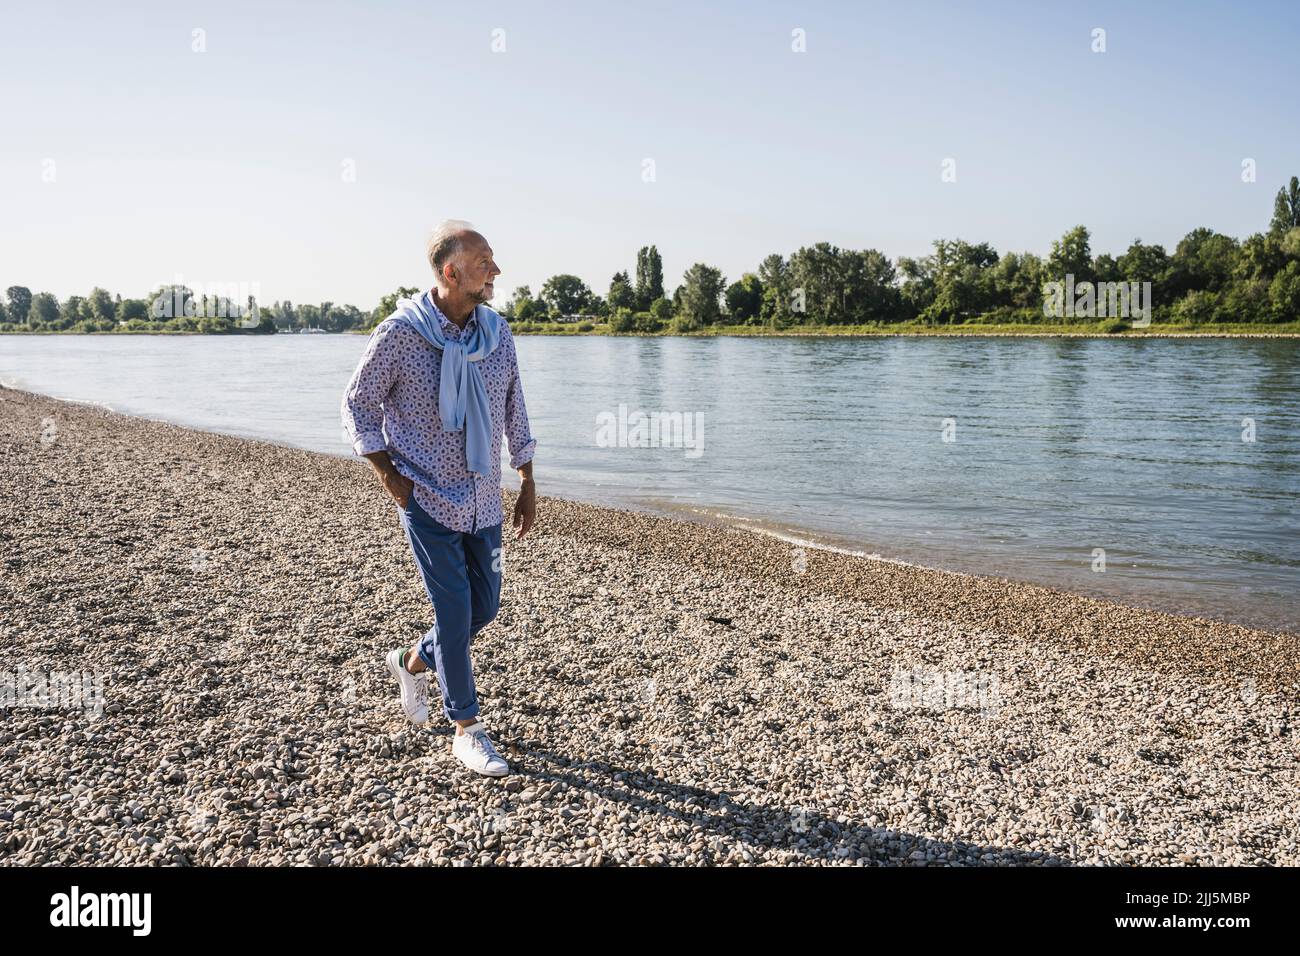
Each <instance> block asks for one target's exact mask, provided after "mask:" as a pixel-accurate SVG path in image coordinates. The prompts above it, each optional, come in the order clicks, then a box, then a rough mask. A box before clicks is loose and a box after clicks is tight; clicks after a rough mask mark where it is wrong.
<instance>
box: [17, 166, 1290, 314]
mask: <svg viewBox="0 0 1300 956" xmlns="http://www.w3.org/2000/svg"><path fill="white" fill-rule="evenodd" d="M1067 277H1071V278H1072V281H1073V284H1074V288H1076V289H1077V288H1080V287H1083V286H1084V285H1086V284H1092V283H1112V282H1114V283H1139V284H1140V283H1150V284H1151V293H1152V301H1153V302H1154V308H1153V319H1154V321H1156V322H1170V323H1177V324H1194V325H1204V324H1211V323H1280V322H1294V321H1297V320H1300V179H1297V177H1295V176H1293V177H1291V181H1290V183H1289V184H1288V185H1287V186H1284V187H1283V188H1282V189H1280V190H1279V191H1278V194H1277V198H1276V200H1275V202H1274V207H1273V217H1272V220H1271V221H1270V222H1269V225H1268V230H1267V231H1266V232H1259V233H1255V234H1254V235H1252V236H1250V237H1249V238H1247V239H1245V240H1244V241H1238V240H1237V239H1234V238H1232V237H1231V236H1225V235H1223V234H1221V233H1218V232H1215V231H1214V230H1212V229H1207V228H1197V229H1193V230H1192V231H1191V232H1189V233H1188V234H1187V235H1186V236H1185V237H1184V238H1183V239H1182V240H1181V241H1180V242H1179V243H1178V245H1177V246H1176V247H1175V248H1174V251H1173V252H1172V253H1169V252H1167V251H1166V250H1165V248H1164V247H1163V246H1160V245H1157V244H1148V243H1144V242H1142V240H1141V239H1135V240H1134V241H1133V243H1132V244H1131V245H1130V246H1129V247H1128V249H1127V250H1126V251H1125V252H1124V253H1123V254H1122V255H1119V256H1113V255H1111V254H1109V253H1101V254H1098V255H1094V254H1093V253H1092V250H1091V247H1090V236H1089V233H1088V230H1087V229H1086V228H1085V227H1083V226H1076V227H1075V228H1073V229H1071V230H1070V231H1068V232H1067V233H1065V235H1063V236H1062V237H1061V238H1060V239H1058V240H1057V241H1055V242H1053V243H1052V249H1051V252H1050V253H1049V254H1048V255H1047V256H1046V257H1045V258H1044V257H1040V256H1038V255H1035V254H1034V253H1032V252H1023V253H1016V252H1005V253H1002V254H1000V255H999V253H998V252H997V250H995V249H994V248H993V247H992V246H991V245H990V244H988V243H987V242H981V243H978V244H976V243H969V242H966V241H965V240H962V239H939V240H936V241H935V243H934V248H933V251H932V252H931V253H930V254H929V255H927V256H923V257H919V258H909V257H906V256H904V257H900V258H899V259H898V260H897V261H896V262H891V261H890V259H889V258H888V257H887V256H885V255H884V254H883V253H881V252H879V251H877V250H875V249H866V250H853V249H840V248H838V247H836V246H833V245H831V244H830V243H825V242H819V243H817V244H816V245H813V246H805V247H803V248H801V249H799V250H797V251H796V252H794V253H792V254H791V255H790V256H788V257H786V256H782V255H780V254H775V253H774V254H773V255H770V256H767V257H766V258H765V259H763V261H762V262H760V263H759V264H758V268H757V270H756V271H754V272H746V273H745V274H744V275H742V276H741V277H740V278H739V279H738V280H736V281H735V282H732V283H730V284H728V283H727V281H726V279H725V278H724V277H723V275H722V272H721V271H720V270H718V269H716V268H714V267H712V266H709V265H706V264H705V263H702V262H697V263H695V264H694V265H693V266H691V267H690V268H689V269H687V270H686V272H685V273H684V274H683V276H682V282H681V284H680V285H679V286H677V288H676V289H675V290H674V291H673V293H672V295H671V296H669V295H667V294H666V292H665V289H664V273H663V262H662V260H661V258H660V255H659V250H658V249H657V248H656V247H655V246H646V247H644V248H642V249H641V250H640V251H639V252H638V253H637V260H636V268H635V270H634V274H629V273H628V272H618V273H615V275H614V276H613V278H612V279H611V280H610V283H609V288H608V290H607V292H606V294H605V295H604V296H603V297H602V296H600V295H597V294H596V293H595V292H593V291H592V289H590V288H589V287H588V286H587V284H586V283H585V282H583V280H582V279H580V278H578V276H576V275H571V274H568V273H565V274H561V275H557V276H552V277H551V278H550V279H548V280H547V281H546V282H545V283H544V284H543V285H542V287H541V289H540V290H539V291H538V293H537V294H536V295H534V294H533V293H532V290H531V289H530V288H529V287H528V286H520V287H519V288H517V289H515V291H514V294H513V295H512V296H511V298H510V300H509V301H508V302H507V303H506V304H505V305H504V306H503V307H502V313H503V314H504V315H506V316H507V317H509V318H510V319H511V320H512V322H517V323H519V325H520V326H521V327H522V328H524V329H527V328H528V327H529V326H531V325H533V324H535V323H539V322H545V321H556V320H569V321H577V322H579V323H582V322H584V321H585V322H587V323H589V324H588V325H582V324H580V325H579V329H580V330H587V329H589V328H592V327H594V325H595V323H596V322H600V323H608V327H609V328H610V330H612V331H614V332H657V331H662V330H664V329H667V330H669V331H673V332H690V331H694V330H698V329H703V328H707V327H710V326H720V325H740V326H767V327H770V328H791V327H798V326H824V325H866V326H887V325H892V324H899V323H922V324H926V325H959V324H964V323H1027V324H1061V322H1062V320H1061V319H1060V318H1057V317H1051V316H1048V315H1046V314H1045V310H1044V288H1045V287H1046V286H1047V285H1048V284H1050V283H1060V282H1064V281H1065V280H1066V278H1067ZM418 291H419V290H418V289H417V288H415V287H410V288H406V287H403V288H399V289H397V290H396V291H394V292H393V293H390V294H389V295H387V296H385V297H384V298H383V299H381V300H380V302H379V304H378V305H377V306H376V307H375V308H374V309H371V310H370V311H369V312H362V311H361V310H360V309H357V308H356V307H355V306H351V305H337V304H335V303H332V302H323V303H320V304H319V305H298V306H295V305H294V304H293V303H291V302H275V303H274V304H273V305H270V306H262V307H258V305H257V303H256V301H255V300H254V298H253V297H252V296H248V297H246V298H244V299H243V300H242V301H238V302H236V301H233V300H232V299H230V298H229V297H223V296H213V295H202V294H196V293H195V292H193V291H192V290H190V289H188V288H186V287H185V286H180V285H174V286H164V287H161V288H159V289H158V290H156V291H155V292H154V294H153V295H152V296H150V297H149V298H148V299H123V298H122V297H121V296H112V295H110V294H109V293H108V292H106V291H104V290H103V289H99V288H96V289H92V290H91V291H90V294H89V295H87V296H85V297H81V296H71V297H69V298H68V299H67V300H65V301H64V302H59V301H58V299H56V298H55V297H54V296H53V295H51V294H49V293H48V292H41V293H37V294H36V295H33V294H32V293H31V291H30V290H29V289H27V288H25V287H23V286H10V287H9V289H8V290H6V293H5V300H4V302H3V303H0V329H7V330H10V331H56V332H57V331H67V332H110V331H123V330H125V331H185V332H214V333H241V332H243V333H263V334H265V333H273V332H277V331H297V330H302V329H320V330H322V331H326V332H346V331H349V330H352V329H361V330H364V329H368V328H373V327H374V326H375V325H377V324H378V323H379V322H381V321H383V319H385V318H386V317H387V316H389V315H390V314H391V313H392V311H393V309H394V308H395V306H396V302H397V299H398V298H401V297H403V296H410V295H414V294H416V293H417V292H418ZM1067 321H1069V320H1067ZM1074 321H1078V322H1089V321H1093V319H1091V318H1079V319H1075V320H1074Z"/></svg>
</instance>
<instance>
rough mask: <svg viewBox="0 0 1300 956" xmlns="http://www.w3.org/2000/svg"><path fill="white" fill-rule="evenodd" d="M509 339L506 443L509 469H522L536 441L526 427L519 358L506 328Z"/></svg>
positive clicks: (532, 452)
mask: <svg viewBox="0 0 1300 956" xmlns="http://www.w3.org/2000/svg"><path fill="white" fill-rule="evenodd" d="M506 334H507V335H508V336H509V339H510V363H511V365H512V366H513V367H514V374H513V378H512V379H511V382H510V388H509V390H507V392H506V427H505V432H506V442H507V443H508V444H509V446H510V467H511V468H516V469H518V468H522V467H523V466H524V465H526V464H528V463H529V462H530V461H532V460H533V454H534V452H536V451H537V439H536V438H534V437H533V433H532V430H531V429H530V428H529V427H528V408H527V407H526V406H525V405H524V383H523V379H522V378H520V375H519V357H518V355H517V354H516V352H515V340H514V336H513V335H511V334H510V332H509V329H508V328H507V331H506Z"/></svg>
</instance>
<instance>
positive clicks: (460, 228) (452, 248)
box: [425, 219, 474, 279]
mask: <svg viewBox="0 0 1300 956" xmlns="http://www.w3.org/2000/svg"><path fill="white" fill-rule="evenodd" d="M467 232H474V226H473V224H472V223H468V222H466V221H465V220H464V219H444V220H443V221H442V222H440V223H438V225H437V226H435V227H434V230H433V235H431V236H429V242H428V244H427V245H426V246H425V252H426V253H427V254H428V256H429V265H430V266H431V267H432V268H433V273H434V275H436V276H437V277H438V278H439V279H442V267H443V266H444V265H446V264H447V262H448V261H449V260H450V259H452V258H453V257H455V256H458V255H460V254H461V252H462V251H463V250H464V248H465V234H466V233H467Z"/></svg>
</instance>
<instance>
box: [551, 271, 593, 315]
mask: <svg viewBox="0 0 1300 956" xmlns="http://www.w3.org/2000/svg"><path fill="white" fill-rule="evenodd" d="M542 298H543V299H544V300H545V301H546V302H547V303H548V304H549V305H550V307H551V314H552V315H577V314H580V313H582V312H585V311H586V309H587V306H588V305H589V304H590V303H591V290H590V289H589V288H587V283H585V282H583V281H582V280H581V279H579V278H578V277H577V276H575V275H568V274H567V273H565V274H561V275H558V276H551V278H549V279H547V280H546V283H545V284H544V285H543V286H542Z"/></svg>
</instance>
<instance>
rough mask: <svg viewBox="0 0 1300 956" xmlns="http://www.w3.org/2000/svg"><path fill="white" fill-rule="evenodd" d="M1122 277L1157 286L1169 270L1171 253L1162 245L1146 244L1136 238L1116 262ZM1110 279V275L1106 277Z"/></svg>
mask: <svg viewBox="0 0 1300 956" xmlns="http://www.w3.org/2000/svg"><path fill="white" fill-rule="evenodd" d="M1115 265H1116V268H1117V269H1118V270H1119V275H1120V278H1121V279H1123V280H1124V281H1125V282H1150V283H1151V284H1152V286H1153V287H1154V286H1156V285H1158V284H1160V283H1161V282H1163V281H1164V280H1165V276H1166V275H1167V274H1168V272H1169V253H1167V252H1165V247H1164V246H1160V245H1149V246H1148V245H1146V244H1145V243H1143V242H1142V240H1141V239H1134V240H1133V242H1132V243H1130V244H1129V247H1128V249H1127V250H1126V251H1125V253H1124V254H1123V255H1122V256H1120V257H1119V259H1118V260H1117V261H1116V263H1115ZM1106 278H1107V280H1109V279H1110V277H1109V276H1107V277H1106Z"/></svg>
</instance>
